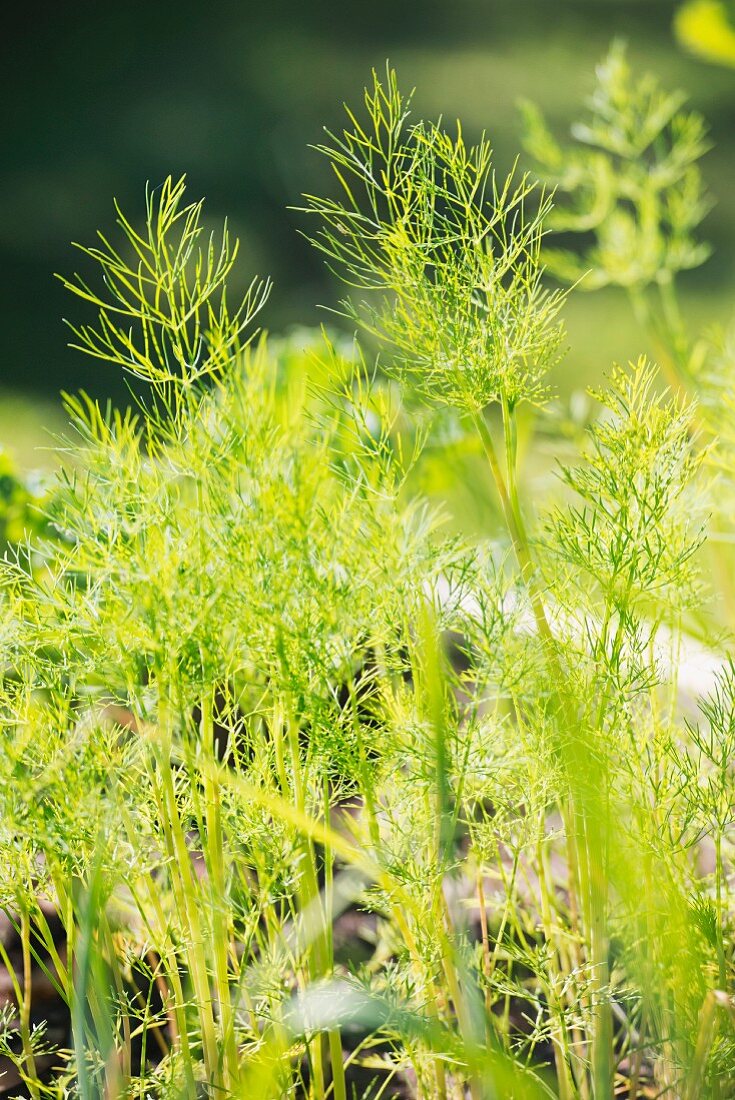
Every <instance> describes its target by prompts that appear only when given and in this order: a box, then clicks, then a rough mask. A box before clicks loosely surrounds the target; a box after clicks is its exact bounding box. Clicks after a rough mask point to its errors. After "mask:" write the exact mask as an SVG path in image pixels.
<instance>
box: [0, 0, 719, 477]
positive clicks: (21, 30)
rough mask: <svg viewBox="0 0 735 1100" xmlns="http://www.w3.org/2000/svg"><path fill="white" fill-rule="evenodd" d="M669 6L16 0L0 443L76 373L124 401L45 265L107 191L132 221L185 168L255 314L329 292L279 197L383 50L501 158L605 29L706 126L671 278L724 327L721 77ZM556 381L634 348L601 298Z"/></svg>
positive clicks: (309, 316) (102, 210) (101, 217)
mask: <svg viewBox="0 0 735 1100" xmlns="http://www.w3.org/2000/svg"><path fill="white" fill-rule="evenodd" d="M675 10H676V4H675V3H674V2H673V0H513V2H506V0H451V3H450V2H448V0H415V2H413V3H408V2H401V0H370V2H369V3H368V2H365V3H358V2H352V0H346V2H342V3H337V2H335V0H307V2H303V0H302V2H297V0H275V2H271V3H268V4H266V3H254V2H251V0H247V2H239V3H238V2H234V0H229V2H222V0H212V2H210V3H192V2H180V3H178V4H169V3H151V2H148V3H124V2H122V3H119V4H100V3H84V2H80V3H72V4H57V5H54V6H53V7H49V8H47V9H41V8H39V7H37V6H33V5H26V6H25V7H23V6H18V7H17V8H16V10H15V12H14V22H13V26H12V28H6V30H5V34H4V58H3V65H2V74H1V79H2V81H3V83H4V88H3V89H2V100H3V107H4V115H5V142H4V150H5V153H4V165H3V169H2V174H1V177H0V263H1V264H2V271H3V293H2V295H0V311H2V321H1V323H2V332H3V336H4V339H3V343H2V360H1V362H0V445H4V446H6V447H9V448H10V449H11V450H12V451H15V453H16V455H17V456H18V460H19V462H20V463H21V464H22V465H24V466H28V465H43V464H44V463H45V462H47V461H48V459H47V457H46V456H45V454H44V452H43V451H38V450H37V449H36V448H37V446H38V444H39V442H40V443H41V444H43V442H44V433H43V429H44V428H51V429H52V430H53V429H54V428H55V427H56V426H57V424H58V423H59V413H58V401H57V398H56V394H57V393H58V390H59V389H61V388H65V389H76V388H78V387H80V386H83V387H84V388H86V389H87V390H89V391H90V392H92V393H93V394H96V395H105V394H109V395H111V396H113V397H114V398H115V399H117V400H120V399H123V398H124V395H125V389H124V385H123V382H122V380H121V379H120V377H119V376H118V375H117V374H116V372H115V371H113V370H111V369H110V370H107V369H106V368H105V366H104V365H103V364H99V365H95V364H94V363H93V362H91V361H85V360H84V358H83V357H82V356H81V355H80V354H79V353H77V352H73V351H70V350H69V349H67V348H66V347H65V343H66V335H65V329H64V327H63V324H62V321H61V318H62V317H63V316H64V315H70V316H71V317H73V318H74V319H76V320H79V319H83V311H81V310H80V303H78V302H75V301H73V300H72V299H70V298H68V297H67V295H66V294H65V292H64V291H63V289H62V288H61V286H60V284H59V283H58V282H57V281H56V280H54V278H53V272H55V271H59V272H64V273H66V274H70V273H71V272H72V271H73V270H76V269H79V267H80V257H78V256H75V254H74V251H73V249H72V248H71V247H70V242H71V241H72V240H78V241H81V242H84V243H91V241H92V239H93V237H94V233H95V230H96V229H97V228H98V227H102V228H104V229H111V228H112V226H113V221H114V215H113V209H112V197H113V196H115V197H116V198H117V199H118V200H119V201H120V202H121V204H122V205H123V207H124V208H125V209H126V210H127V211H128V212H129V213H131V214H132V215H135V214H137V213H138V212H140V210H141V208H142V200H143V189H144V185H145V182H146V181H147V180H150V181H151V182H152V183H158V182H160V181H161V180H162V179H163V178H164V177H165V176H166V175H167V174H168V173H172V174H174V175H179V174H181V173H184V172H185V173H186V174H187V175H188V179H189V185H190V194H191V196H192V197H198V196H200V195H204V196H206V199H207V207H206V209H207V215H208V217H209V218H210V219H211V220H212V222H213V223H218V222H220V221H221V219H222V217H223V216H224V215H227V216H228V218H229V220H230V225H231V227H232V229H233V231H234V232H235V233H236V234H237V235H238V236H240V237H241V238H242V245H243V247H242V251H241V255H240V262H239V279H240V280H241V282H242V284H243V285H245V284H246V283H247V282H249V280H250V278H251V277H252V275H253V274H254V273H256V272H257V273H261V274H270V275H271V276H272V277H273V278H274V280H275V287H274V292H273V295H272V298H271V301H270V303H269V305H268V307H267V310H266V312H265V314H264V315H263V323H264V324H265V325H266V326H267V328H268V329H269V330H271V331H276V332H286V331H287V330H288V329H289V327H291V326H294V325H299V326H302V325H312V324H318V323H319V322H320V321H321V320H322V319H323V317H324V315H323V314H322V313H320V311H319V310H318V309H317V303H325V304H333V303H334V302H335V300H336V298H337V296H338V288H336V287H335V285H334V284H333V282H332V281H331V280H330V278H329V277H328V275H327V273H326V272H325V271H324V269H323V266H322V264H321V261H320V259H319V257H318V256H317V255H316V254H315V253H313V252H312V250H311V249H310V247H309V246H308V245H307V244H306V242H305V241H304V240H303V239H302V238H301V237H300V236H299V235H298V232H297V231H298V228H299V225H300V224H301V220H300V216H299V215H298V214H296V213H294V212H292V211H289V210H288V209H287V207H288V205H289V204H293V203H297V202H298V201H299V194H300V192H301V191H302V190H314V189H319V188H321V187H323V186H328V185H327V184H326V183H325V180H324V178H323V173H324V165H323V164H321V163H320V158H319V157H317V156H316V154H314V153H312V152H310V151H309V149H308V148H307V144H308V143H309V142H315V141H319V139H320V127H321V125H322V124H327V125H328V126H330V127H335V126H338V125H340V121H341V103H342V101H344V100H347V101H349V102H351V103H355V102H356V101H357V100H358V99H359V97H360V95H361V89H362V87H363V84H364V82H365V80H366V79H367V77H368V76H369V72H370V68H371V67H372V66H376V67H382V66H383V64H384V62H385V59H386V58H390V60H391V62H392V63H393V64H394V65H395V66H396V67H397V69H398V73H399V77H400V80H401V82H402V85H403V86H404V87H409V86H412V85H416V88H417V92H416V98H415V110H416V112H417V113H419V114H426V115H430V116H436V115H437V114H439V113H441V114H443V115H444V116H445V117H448V118H454V117H457V116H460V117H461V118H462V120H463V123H464V125H465V131H466V133H467V134H468V135H469V136H473V135H476V134H478V133H479V131H480V130H482V129H485V130H487V131H488V133H489V134H490V136H491V138H492V141H493V144H494V146H495V150H496V165H497V167H498V168H499V169H500V170H506V169H507V168H509V167H510V165H511V164H512V161H513V159H514V157H515V155H516V153H517V152H518V150H519V148H520V143H519V136H518V126H519V119H518V113H517V110H516V101H517V99H518V98H519V97H521V96H525V97H529V98H531V99H534V100H536V101H537V102H538V103H539V104H540V105H542V107H543V108H544V110H545V113H546V115H547V117H548V118H549V120H550V122H551V123H552V125H553V126H554V128H555V129H556V130H557V132H558V133H559V134H562V135H564V134H565V133H567V132H568V129H569V125H570V122H571V121H572V120H573V119H574V118H575V117H577V116H578V115H579V114H580V111H581V110H582V105H583V101H584V98H585V96H586V95H587V94H588V92H589V90H590V89H591V85H592V78H593V70H594V66H595V64H596V62H597V61H598V60H599V59H600V58H601V57H602V56H603V55H604V53H605V51H606V49H607V47H608V44H609V42H610V40H611V38H612V37H614V36H622V37H624V38H625V39H627V41H628V43H629V49H630V54H631V58H632V60H633V62H634V63H635V65H636V66H638V67H640V68H641V69H643V68H647V69H651V70H653V71H654V72H655V73H656V74H657V75H658V76H659V77H660V78H661V80H662V82H663V83H664V84H665V85H667V86H671V87H682V88H684V89H686V90H687V91H688V92H689V94H690V102H691V104H692V105H693V106H694V107H696V108H697V109H699V110H700V111H702V112H703V113H704V114H705V116H706V117H707V119H708V121H709V124H710V127H711V138H712V141H713V150H712V152H711V153H709V154H708V156H707V157H706V158H705V161H704V164H703V170H704V173H705V177H706V179H707V181H708V184H709V186H710V189H711V191H712V193H713V196H714V199H715V206H714V209H713V211H712V213H711V214H710V215H709V216H708V218H707V221H706V224H705V236H706V237H707V238H708V239H709V240H710V241H711V242H712V243H713V245H714V247H715V254H714V257H713V258H712V259H711V260H710V261H709V262H708V263H707V264H706V265H705V266H704V267H703V268H701V269H699V270H698V271H695V272H693V273H691V274H690V275H689V276H687V277H686V278H685V279H684V280H683V286H684V291H685V305H686V308H687V312H688V315H689V317H691V318H692V320H693V323H694V326H695V327H698V326H701V325H705V324H707V323H709V322H712V321H716V320H722V321H728V320H729V318H730V313H731V309H732V307H731V300H732V298H733V293H732V292H733V288H734V285H735V263H734V261H733V256H734V255H735V248H734V246H735V192H734V190H733V180H734V179H735V147H734V145H733V141H732V134H733V132H734V131H733V123H734V122H735V70H733V69H728V68H724V67H716V66H712V65H708V64H706V63H704V62H703V61H701V60H699V59H697V58H695V57H693V56H690V55H688V54H687V53H686V52H684V51H683V50H682V48H681V47H680V46H679V45H678V44H677V42H676V41H675V38H674V36H673V33H672V18H673V16H674V13H675ZM566 317H567V323H568V328H569V343H570V352H569V354H568V356H567V358H566V359H565V361H564V364H563V365H562V366H561V367H560V368H559V369H558V371H557V373H556V378H555V382H556V385H557V388H558V389H559V390H560V391H561V392H562V393H563V394H564V393H569V392H570V391H571V390H573V389H575V388H577V387H580V386H583V385H584V384H586V382H588V381H589V380H592V379H596V378H597V377H599V375H600V373H601V372H602V371H603V370H605V369H607V367H608V366H609V364H610V362H611V361H612V360H613V359H628V358H630V357H632V356H635V355H637V354H638V353H639V352H640V351H642V350H645V341H644V339H643V337H642V335H641V333H639V332H637V331H636V329H635V325H634V324H633V322H632V321H631V319H630V317H629V312H628V307H627V304H626V302H625V300H624V299H623V298H622V296H619V295H618V294H617V293H615V292H609V293H607V292H605V293H600V294H595V295H586V294H582V293H576V294H575V295H573V296H572V298H571V300H570V302H569V305H568V307H567V311H566Z"/></svg>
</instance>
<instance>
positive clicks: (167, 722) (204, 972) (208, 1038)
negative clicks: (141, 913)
mask: <svg viewBox="0 0 735 1100" xmlns="http://www.w3.org/2000/svg"><path fill="white" fill-rule="evenodd" d="M159 691H160V697H159V714H158V730H157V735H158V738H159V740H156V741H154V744H153V752H154V755H155V757H156V760H157V763H158V774H159V781H160V785H161V798H160V811H161V823H162V825H163V830H164V836H165V838H166V844H167V847H168V849H169V855H170V856H171V857H172V868H171V872H172V873H171V882H172V887H173V892H174V897H175V900H176V908H177V910H178V912H179V914H180V916H181V919H182V921H183V922H184V925H185V940H186V943H185V951H186V955H187V961H188V964H189V970H190V972H191V979H192V983H193V985H194V995H195V997H196V1002H197V1010H198V1013H199V1020H200V1024H201V1029H202V1048H203V1055H204V1065H205V1070H206V1073H207V1078H208V1081H209V1083H210V1085H211V1087H213V1088H218V1089H219V1088H221V1087H222V1074H221V1072H220V1068H219V1056H218V1050H217V1034H216V1029H215V1023H214V1013H213V1005H212V995H211V991H210V987H209V974H208V968H207V959H206V954H205V950H204V936H203V932H202V924H201V918H200V913H199V901H200V899H199V896H198V892H197V888H196V884H195V882H194V874H193V871H192V866H191V856H190V853H189V849H188V847H187V844H186V837H185V836H184V830H183V829H182V826H181V819H180V817H179V812H178V806H177V802H176V792H175V790H174V784H173V775H172V771H171V763H172V729H171V714H170V706H169V700H168V696H167V692H166V689H165V685H164V684H160V685H159Z"/></svg>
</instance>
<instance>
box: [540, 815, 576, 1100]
mask: <svg viewBox="0 0 735 1100" xmlns="http://www.w3.org/2000/svg"><path fill="white" fill-rule="evenodd" d="M544 821H545V813H544V811H542V813H541V821H540V822H539V832H538V836H537V839H536V862H537V863H538V878H539V890H540V895H541V921H542V925H543V929H544V937H545V939H546V941H547V943H549V944H554V956H555V959H557V960H558V961H559V963H560V964H561V958H560V952H559V945H558V942H557V940H558V937H557V936H556V935H555V932H554V922H553V919H552V915H551V898H552V895H553V883H552V882H551V874H550V870H549V866H548V861H547V859H546V854H545V852H544V842H543V836H542V832H543V828H544ZM560 969H561V965H560ZM553 998H554V1006H555V1008H556V1010H557V1012H558V1014H559V1021H560V1033H561V1036H560V1037H561V1043H558V1042H554V1044H553V1047H554V1066H555V1068H556V1076H557V1080H558V1082H559V1100H573V1097H574V1087H573V1084H572V1080H571V1076H570V1071H569V1043H568V1039H567V1029H566V1024H565V1022H564V1015H563V1010H562V1006H561V1004H560V1003H559V997H558V994H557V993H556V991H553Z"/></svg>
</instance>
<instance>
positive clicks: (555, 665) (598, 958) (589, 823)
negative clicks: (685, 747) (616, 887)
mask: <svg viewBox="0 0 735 1100" xmlns="http://www.w3.org/2000/svg"><path fill="white" fill-rule="evenodd" d="M501 407H502V414H503V435H504V439H505V458H506V477H505V478H504V477H503V472H502V469H501V466H500V462H499V460H498V456H497V454H496V451H495V446H494V444H493V440H492V435H491V432H490V429H489V427H488V424H487V421H486V419H485V416H484V414H483V412H482V411H481V410H475V411H473V412H472V414H471V415H472V420H473V423H474V424H475V427H476V429H477V432H478V434H479V436H480V439H481V441H482V445H483V448H484V451H485V455H486V457H487V460H488V464H489V466H490V470H491V473H492V476H493V480H494V481H495V485H496V487H497V491H498V496H499V497H500V502H501V506H502V509H503V514H504V517H505V522H506V526H507V528H508V532H509V534H510V537H511V542H512V543H513V548H514V551H515V555H516V558H517V560H518V564H519V566H520V568H521V575H522V577H523V580H524V582H525V584H526V588H527V591H528V594H529V598H530V600H531V607H532V610H533V615H534V619H535V621H536V628H537V630H538V632H539V636H540V638H541V639H542V641H544V642H545V643H546V651H547V657H548V661H549V665H550V670H551V672H552V674H553V676H554V678H555V680H556V683H557V685H558V688H557V697H558V702H559V705H560V712H561V713H560V716H561V718H562V721H563V724H564V725H565V726H566V727H567V730H568V733H569V734H570V735H572V737H573V741H574V747H573V749H572V750H571V756H570V750H568V749H564V752H565V755H567V767H568V771H569V774H568V781H569V784H570V801H571V805H570V807H569V809H568V810H566V809H565V808H564V807H562V812H563V813H564V815H565V818H566V833H567V836H568V837H570V838H571V840H570V843H569V844H568V849H569V851H570V854H571V855H572V859H570V873H571V874H572V875H573V876H574V879H575V880H576V882H577V883H578V888H579V892H580V896H581V898H582V900H583V911H584V913H585V915H586V922H585V923H586V925H587V932H588V936H589V945H590V955H591V960H590V961H591V964H592V982H593V989H594V988H595V987H596V988H597V989H598V997H597V1000H596V1001H595V1000H594V995H593V1005H592V1009H593V1021H594V1026H593V1033H592V1079H593V1095H594V1096H595V1100H603V1098H605V1097H607V1096H608V1095H609V1093H610V1090H611V1088H612V1016H611V1012H610V1006H609V1004H606V1003H604V1002H603V999H602V997H601V996H600V995H599V993H600V991H601V990H602V988H603V987H604V985H605V984H606V974H607V966H608V962H607V934H606V918H607V903H606V897H607V892H606V889H605V885H604V882H602V881H601V879H604V875H602V876H601V875H600V874H599V868H598V869H597V870H596V869H595V868H597V863H598V861H597V860H595V859H594V852H593V851H592V848H593V847H597V845H595V844H594V839H595V838H596V836H597V831H596V828H595V826H594V825H593V820H594V817H595V808H594V806H591V807H588V806H587V802H588V798H587V797H585V792H583V796H582V798H581V799H580V798H579V797H578V796H579V792H578V791H576V790H575V785H576V784H578V783H579V777H578V776H577V775H575V774H574V772H575V771H576V770H578V768H579V764H580V761H579V760H578V759H577V757H578V752H577V741H578V738H575V737H574V729H575V725H576V723H575V717H574V714H573V713H572V709H571V707H570V705H569V700H568V698H567V696H566V693H565V691H564V684H565V681H566V676H565V674H564V670H563V668H562V666H561V662H560V660H559V653H558V648H557V643H556V639H555V637H554V634H553V632H552V630H551V627H550V625H549V620H548V618H547V615H546V609H545V607H544V602H543V597H542V594H541V590H540V587H539V584H538V580H537V573H536V566H535V563H534V561H533V557H532V554H531V548H530V543H529V539H528V535H527V532H526V527H525V523H524V520H523V514H522V512H521V508H520V502H519V498H518V487H517V472H516V459H517V454H516V434H515V422H514V418H513V413H512V410H511V409H510V407H509V405H508V402H507V401H506V400H505V399H503V400H501ZM506 478H507V480H506ZM579 748H582V746H581V745H580V746H579ZM586 762H587V761H585V762H584V763H586ZM578 815H579V816H580V818H581V829H578V826H577V820H576V819H577V816H578ZM580 832H581V836H580ZM591 839H592V841H593V843H592V845H591V844H590V840H591Z"/></svg>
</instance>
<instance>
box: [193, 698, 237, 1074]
mask: <svg viewBox="0 0 735 1100" xmlns="http://www.w3.org/2000/svg"><path fill="white" fill-rule="evenodd" d="M200 707H201V726H200V732H201V747H202V751H203V753H204V755H205V759H209V760H210V762H211V765H212V766H211V767H206V768H204V770H203V775H202V780H203V785H204V802H205V810H204V813H205V823H206V841H205V844H204V849H205V859H206V862H207V870H208V874H209V886H210V908H211V941H212V943H211V950H212V958H213V960H214V991H215V1004H216V1008H217V1013H218V1016H219V1023H220V1033H221V1034H220V1039H221V1043H222V1078H223V1085H224V1088H225V1089H227V1090H232V1089H233V1087H234V1085H235V1082H236V1080H237V1074H238V1055H237V1044H236V1040H235V1015H234V1011H233V1006H232V998H231V994H230V980H229V968H228V961H227V955H228V947H229V943H230V931H231V930H230V921H229V916H228V906H227V884H226V876H225V866H224V847H225V841H224V835H223V832H222V815H221V807H220V789H219V783H218V780H217V773H216V754H215V746H214V718H213V712H212V693H211V691H205V692H203V693H202V697H201V702H200Z"/></svg>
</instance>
